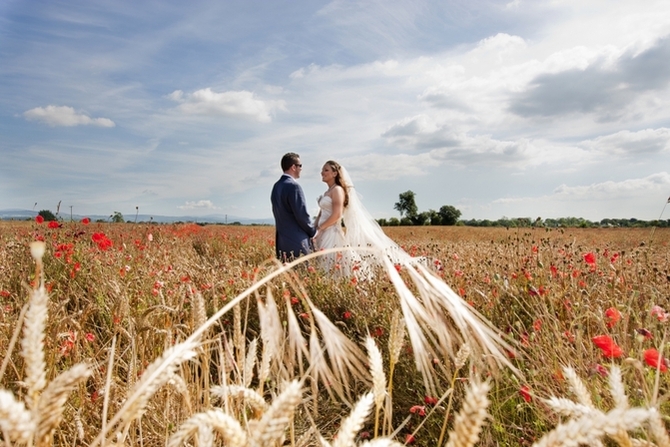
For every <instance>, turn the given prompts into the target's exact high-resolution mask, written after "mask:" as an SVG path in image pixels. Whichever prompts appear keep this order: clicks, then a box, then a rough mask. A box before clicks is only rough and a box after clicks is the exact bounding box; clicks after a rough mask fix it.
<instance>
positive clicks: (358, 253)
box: [314, 167, 421, 279]
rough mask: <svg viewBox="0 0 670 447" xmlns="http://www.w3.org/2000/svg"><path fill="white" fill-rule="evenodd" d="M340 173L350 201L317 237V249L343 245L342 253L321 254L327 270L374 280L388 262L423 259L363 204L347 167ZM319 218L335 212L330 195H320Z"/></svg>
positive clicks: (315, 242) (322, 220)
mask: <svg viewBox="0 0 670 447" xmlns="http://www.w3.org/2000/svg"><path fill="white" fill-rule="evenodd" d="M340 176H341V179H342V183H343V184H344V187H345V188H346V189H347V193H348V196H349V203H348V205H347V206H346V207H345V208H344V212H343V214H342V218H341V219H340V221H339V222H338V223H336V224H334V225H331V226H329V227H327V228H325V229H324V230H323V231H320V232H319V234H318V235H317V237H316V239H315V240H314V244H315V248H316V250H324V249H331V248H344V249H343V250H342V251H340V252H336V253H328V254H324V255H323V256H320V258H321V259H322V260H321V261H320V262H321V265H322V267H323V268H324V269H325V270H329V271H330V270H333V269H335V270H337V273H338V276H340V275H344V276H356V277H358V279H371V278H372V277H373V276H374V271H375V269H376V268H378V267H382V266H383V265H384V264H385V263H386V262H389V261H390V262H391V263H393V264H395V265H410V264H414V263H416V262H419V261H421V260H420V259H419V258H412V257H411V256H410V255H408V254H407V253H406V252H405V251H404V250H403V249H402V248H400V246H398V244H396V243H395V242H394V241H393V240H392V239H391V238H389V237H388V236H386V233H384V230H382V228H381V227H380V226H379V224H378V223H377V221H376V220H375V219H374V218H373V217H372V216H371V215H370V213H369V212H368V211H367V209H365V207H364V206H363V204H362V203H361V200H360V198H359V197H358V193H357V192H356V189H355V188H354V186H353V183H352V181H351V178H350V177H349V174H348V172H347V171H346V169H345V168H344V167H341V168H340ZM317 201H318V204H319V217H318V220H317V222H316V225H317V226H318V224H319V222H325V221H326V220H328V218H329V217H330V216H331V215H332V214H333V201H332V199H331V198H330V196H327V195H322V196H320V197H319V198H318V200H317Z"/></svg>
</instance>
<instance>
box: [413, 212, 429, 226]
mask: <svg viewBox="0 0 670 447" xmlns="http://www.w3.org/2000/svg"><path fill="white" fill-rule="evenodd" d="M410 220H411V221H412V225H430V213H428V212H427V211H423V212H421V213H418V214H416V215H415V216H414V217H410Z"/></svg>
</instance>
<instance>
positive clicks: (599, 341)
mask: <svg viewBox="0 0 670 447" xmlns="http://www.w3.org/2000/svg"><path fill="white" fill-rule="evenodd" d="M591 340H592V341H593V343H594V344H595V345H596V346H597V347H598V348H599V349H600V350H601V351H602V352H603V355H604V356H605V357H607V358H608V359H611V358H619V357H621V356H622V355H623V350H622V349H621V347H620V346H619V345H617V344H616V343H615V342H614V340H612V337H610V336H609V335H597V336H595V337H593V338H592V339H591Z"/></svg>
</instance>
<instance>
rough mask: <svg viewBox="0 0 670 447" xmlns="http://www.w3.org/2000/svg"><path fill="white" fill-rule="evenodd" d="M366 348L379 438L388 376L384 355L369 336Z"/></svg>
mask: <svg viewBox="0 0 670 447" xmlns="http://www.w3.org/2000/svg"><path fill="white" fill-rule="evenodd" d="M365 347H366V348H367V350H368V358H369V359H370V374H371V375H372V391H373V393H374V397H375V400H374V401H375V432H374V437H375V438H376V437H377V433H378V430H379V412H380V411H381V408H382V405H383V404H384V399H385V398H386V375H385V374H384V363H383V360H382V353H381V352H380V351H379V348H378V347H377V344H376V343H375V341H374V340H373V339H372V337H370V335H368V336H367V337H366V339H365Z"/></svg>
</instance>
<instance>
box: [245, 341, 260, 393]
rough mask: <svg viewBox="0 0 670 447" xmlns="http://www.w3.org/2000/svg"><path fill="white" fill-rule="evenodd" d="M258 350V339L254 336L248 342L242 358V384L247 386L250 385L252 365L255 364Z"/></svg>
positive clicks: (252, 373)
mask: <svg viewBox="0 0 670 447" xmlns="http://www.w3.org/2000/svg"><path fill="white" fill-rule="evenodd" d="M257 350H258V339H257V338H254V339H253V340H251V343H249V348H248V350H247V356H246V358H245V359H244V371H243V372H242V377H243V379H244V381H243V383H244V386H246V387H248V386H249V385H251V380H252V379H253V378H254V366H256V354H257V353H256V351H257Z"/></svg>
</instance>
